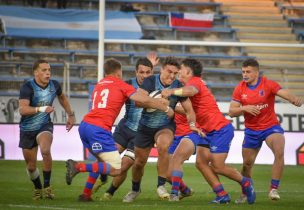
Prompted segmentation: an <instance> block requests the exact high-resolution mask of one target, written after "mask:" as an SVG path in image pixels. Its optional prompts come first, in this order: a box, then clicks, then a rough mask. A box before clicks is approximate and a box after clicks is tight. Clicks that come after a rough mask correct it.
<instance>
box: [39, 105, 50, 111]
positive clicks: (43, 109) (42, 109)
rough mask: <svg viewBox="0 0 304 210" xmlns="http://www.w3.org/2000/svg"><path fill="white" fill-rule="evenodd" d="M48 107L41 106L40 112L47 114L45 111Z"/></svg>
mask: <svg viewBox="0 0 304 210" xmlns="http://www.w3.org/2000/svg"><path fill="white" fill-rule="evenodd" d="M47 107H48V106H40V107H38V112H45V110H46V108H47Z"/></svg>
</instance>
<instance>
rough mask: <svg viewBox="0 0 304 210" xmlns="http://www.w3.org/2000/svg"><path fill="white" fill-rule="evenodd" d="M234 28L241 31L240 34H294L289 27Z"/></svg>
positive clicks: (234, 26) (237, 26)
mask: <svg viewBox="0 0 304 210" xmlns="http://www.w3.org/2000/svg"><path fill="white" fill-rule="evenodd" d="M233 28H237V29H239V31H240V32H248V33H262V34H263V33H276V34H292V29H291V28H287V27H283V28H282V27H256V26H240V25H233Z"/></svg>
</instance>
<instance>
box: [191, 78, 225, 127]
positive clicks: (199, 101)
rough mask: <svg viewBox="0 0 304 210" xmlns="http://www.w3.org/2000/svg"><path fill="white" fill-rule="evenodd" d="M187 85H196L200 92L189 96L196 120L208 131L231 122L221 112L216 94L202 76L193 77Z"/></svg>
mask: <svg viewBox="0 0 304 210" xmlns="http://www.w3.org/2000/svg"><path fill="white" fill-rule="evenodd" d="M186 86H194V87H195V88H196V89H197V90H198V93H197V94H195V95H194V96H192V97H189V98H190V100H191V102H192V106H193V109H194V111H195V114H196V122H197V123H198V124H199V125H200V127H201V128H202V129H203V130H204V131H205V132H207V133H209V132H211V131H213V130H220V129H221V128H223V127H225V126H226V125H228V124H229V123H230V121H229V120H227V119H226V118H225V117H224V115H223V114H222V113H221V111H220V109H219V108H218V106H217V103H216V101H215V98H214V96H213V95H212V93H211V92H210V90H209V89H208V88H207V86H206V84H205V83H204V82H203V81H202V79H201V78H200V77H192V78H191V79H190V80H189V81H188V82H187V84H186Z"/></svg>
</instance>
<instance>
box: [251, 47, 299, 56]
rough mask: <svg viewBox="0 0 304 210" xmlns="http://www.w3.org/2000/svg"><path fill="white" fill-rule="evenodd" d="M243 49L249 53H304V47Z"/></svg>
mask: <svg viewBox="0 0 304 210" xmlns="http://www.w3.org/2000/svg"><path fill="white" fill-rule="evenodd" d="M245 51H246V52H247V53H249V54H255V53H274V52H275V53H276V54H288V55H296V54H298V55H299V54H300V55H304V49H301V48H291V47H246V48H245Z"/></svg>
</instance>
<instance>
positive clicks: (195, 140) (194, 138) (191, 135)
mask: <svg viewBox="0 0 304 210" xmlns="http://www.w3.org/2000/svg"><path fill="white" fill-rule="evenodd" d="M184 138H187V139H190V140H191V141H192V143H193V145H194V148H196V145H197V144H198V142H200V139H202V137H201V136H200V135H198V134H197V133H196V132H192V133H189V134H188V135H184V136H175V137H174V140H173V142H172V144H171V145H170V147H169V154H171V155H172V154H173V153H174V152H175V150H176V148H177V147H178V145H179V143H180V142H181V140H182V139H184ZM194 154H195V151H194Z"/></svg>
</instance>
